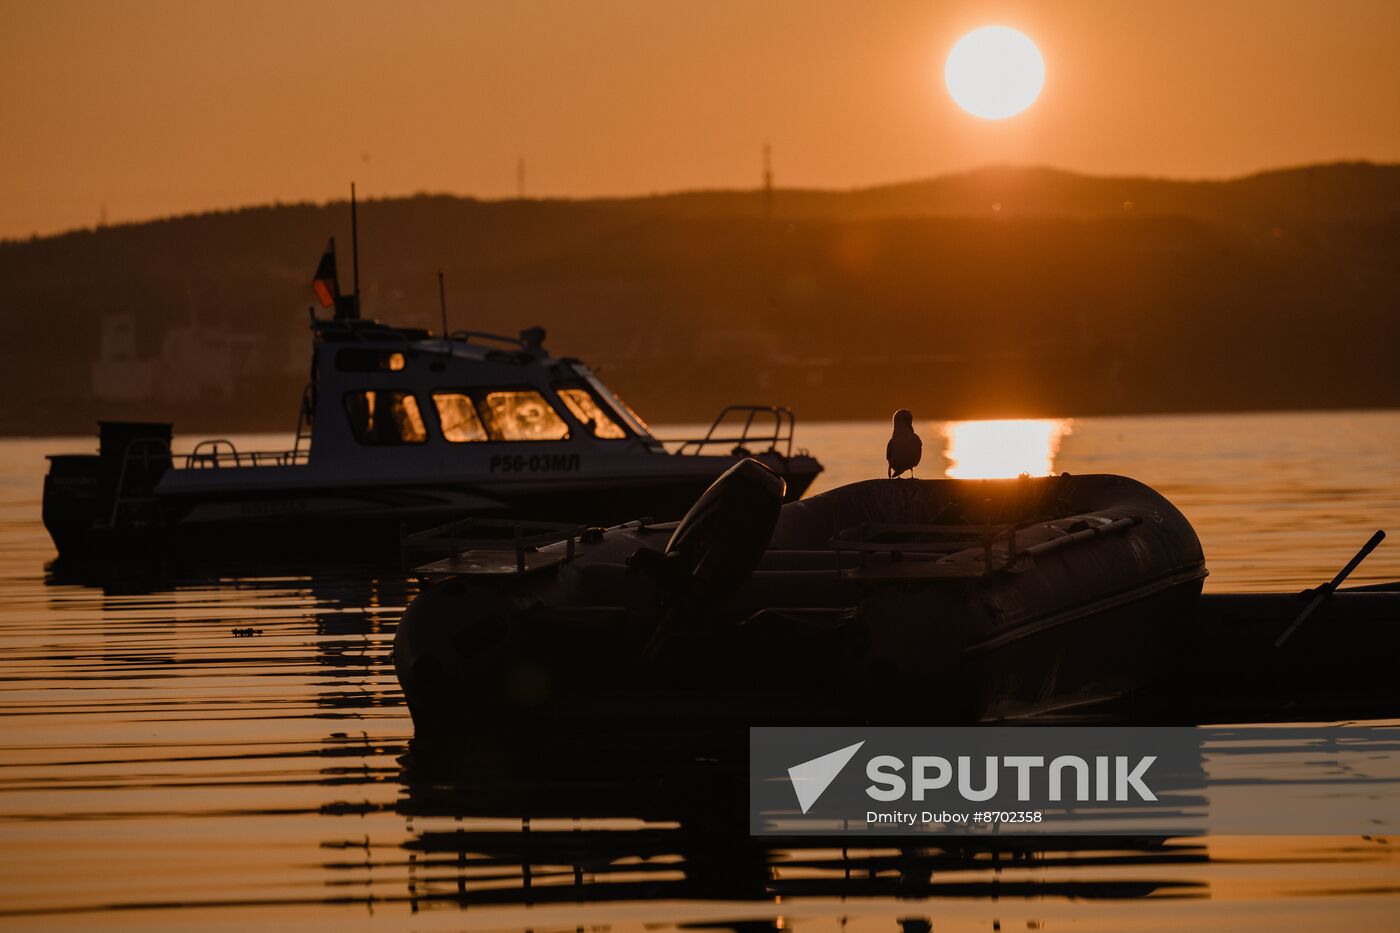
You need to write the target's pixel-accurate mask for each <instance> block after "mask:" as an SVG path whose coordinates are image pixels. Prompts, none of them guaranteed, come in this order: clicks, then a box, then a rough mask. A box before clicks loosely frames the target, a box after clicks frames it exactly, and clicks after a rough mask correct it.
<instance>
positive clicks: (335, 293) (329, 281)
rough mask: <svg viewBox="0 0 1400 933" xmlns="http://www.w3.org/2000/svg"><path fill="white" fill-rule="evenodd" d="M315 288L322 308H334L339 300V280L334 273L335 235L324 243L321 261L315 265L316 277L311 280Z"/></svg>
mask: <svg viewBox="0 0 1400 933" xmlns="http://www.w3.org/2000/svg"><path fill="white" fill-rule="evenodd" d="M311 287H312V288H314V289H316V300H317V301H319V302H321V307H323V308H334V307H335V306H336V305H337V304H339V302H340V281H339V280H338V279H337V278H336V274H335V237H331V239H330V242H329V243H327V244H326V251H325V252H324V253H322V254H321V261H320V262H319V263H317V265H316V277H315V278H314V279H313V280H312V282H311Z"/></svg>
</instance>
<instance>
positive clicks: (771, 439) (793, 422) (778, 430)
mask: <svg viewBox="0 0 1400 933" xmlns="http://www.w3.org/2000/svg"><path fill="white" fill-rule="evenodd" d="M734 414H739V415H743V416H744V425H743V428H742V430H740V431H739V432H738V434H734V435H730V434H722V435H716V433H715V432H716V431H718V430H720V428H721V427H722V426H723V425H724V424H725V422H726V421H727V420H728V419H729V418H730V416H731V415H734ZM762 415H766V416H770V417H771V418H772V430H771V431H770V430H769V429H768V424H769V421H768V418H767V417H763V418H760V416H762ZM756 420H757V422H758V423H757V424H755V421H756ZM796 426H797V416H796V415H794V414H793V413H792V409H791V408H788V407H787V406H785V405H729V406H727V407H725V409H724V410H723V411H721V412H720V413H719V414H718V415H717V416H716V417H715V420H714V421H713V422H711V423H710V429H709V430H708V431H706V432H705V436H704V437H698V438H666V439H663V440H662V441H661V442H662V443H663V444H677V445H679V446H677V448H676V450H675V453H676V454H678V455H682V456H696V455H698V454H701V453H704V451H705V448H707V447H712V446H714V445H717V444H719V445H726V446H728V445H733V446H732V447H731V450H742V451H744V452H747V451H749V449H750V447H751V445H753V446H762V445H765V444H766V445H767V448H766V449H767V450H771V451H772V452H774V453H781V454H782V455H783V456H784V457H791V456H792V435H793V431H794V429H795V428H796ZM779 448H781V450H780V449H779Z"/></svg>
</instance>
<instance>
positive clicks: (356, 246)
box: [350, 181, 360, 319]
mask: <svg viewBox="0 0 1400 933" xmlns="http://www.w3.org/2000/svg"><path fill="white" fill-rule="evenodd" d="M350 263H351V267H352V268H353V270H354V273H355V315H354V316H355V318H356V319H358V318H359V316H360V224H359V218H358V216H357V212H356V210H355V183H354V182H353V181H352V182H350Z"/></svg>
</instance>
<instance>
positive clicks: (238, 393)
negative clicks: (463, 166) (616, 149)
mask: <svg viewBox="0 0 1400 933" xmlns="http://www.w3.org/2000/svg"><path fill="white" fill-rule="evenodd" d="M331 235H335V236H336V238H337V242H338V243H339V244H340V250H341V257H342V263H341V269H342V283H343V285H344V286H345V287H347V288H348V287H349V278H350V276H349V267H350V264H349V243H350V237H349V216H348V210H347V208H346V205H345V204H344V203H337V204H331V205H325V206H317V205H310V204H298V205H279V206H275V207H257V208H247V209H244V210H238V211H228V212H220V213H211V214H203V215H198V216H187V217H177V218H171V219H166V220H159V221H154V222H150V223H142V224H130V225H123V226H116V227H107V228H102V229H97V230H85V231H77V232H72V233H67V234H63V235H60V236H54V237H46V238H41V239H33V240H27V241H11V242H6V243H3V244H0V275H2V276H3V278H2V279H0V282H3V285H0V296H3V300H0V312H3V315H4V320H5V323H6V325H7V328H8V331H9V334H10V350H9V352H7V353H6V364H5V366H4V367H3V370H0V371H2V372H3V376H0V379H3V387H4V390H5V397H6V398H7V399H8V400H9V404H7V405H4V406H0V431H3V432H5V433H11V434H15V433H70V432H76V433H87V432H88V431H90V430H91V427H92V423H93V421H94V420H95V419H97V418H99V417H141V418H153V419H154V418H160V419H164V418H170V419H172V420H175V421H177V427H178V428H179V429H182V430H185V431H191V430H215V429H217V430H224V431H234V430H252V429H288V430H289V429H290V428H291V427H292V426H293V425H294V423H295V415H296V405H297V401H298V399H299V397H300V392H301V388H302V385H303V384H304V383H305V381H306V378H307V371H306V366H307V359H308V357H307V353H306V350H307V340H308V334H307V329H306V324H307V313H306V308H308V307H309V306H310V305H311V304H312V303H313V299H312V295H311V289H310V279H311V275H312V271H313V269H314V266H315V263H316V259H317V257H318V256H319V255H320V252H321V250H322V248H323V247H324V245H325V241H326V238H327V237H328V236H331ZM360 242H361V274H362V275H363V283H362V287H363V292H364V308H365V312H366V314H367V315H369V316H373V317H378V318H380V319H383V320H388V321H391V322H393V323H400V324H406V325H417V326H422V327H427V328H430V329H436V328H437V327H438V302H437V282H436V272H437V270H438V269H439V268H441V269H443V270H445V272H446V280H447V292H448V302H449V313H450V326H451V327H452V328H454V329H467V328H470V329H473V330H486V331H495V332H503V333H515V332H517V331H519V330H520V329H522V328H524V327H527V326H530V325H533V324H541V325H544V326H545V327H546V328H548V330H549V339H548V341H547V346H548V347H549V348H550V349H552V350H553V351H554V352H556V353H567V354H570V355H576V356H580V357H582V358H583V359H585V360H587V361H588V362H589V363H591V364H593V365H594V366H595V367H597V368H599V369H601V370H602V371H603V372H604V374H605V376H606V377H607V379H608V381H609V382H610V383H611V384H612V385H614V387H615V388H617V389H618V390H619V391H621V392H622V393H623V394H624V395H625V396H626V397H628V399H629V400H630V401H631V402H632V404H633V405H634V407H636V408H637V409H638V410H639V411H641V412H642V414H643V415H644V416H646V417H649V418H651V419H654V420H699V419H703V418H707V417H708V416H709V415H711V414H712V413H713V412H714V411H715V410H716V409H717V408H718V407H719V406H720V405H722V404H725V403H727V402H745V401H773V402H780V403H785V404H789V405H792V406H793V407H794V408H796V409H797V411H798V412H799V414H800V415H801V416H803V417H804V418H861V417H878V418H884V417H886V416H887V415H888V414H889V412H890V411H891V410H892V409H894V408H897V407H901V406H903V407H910V408H912V409H914V410H915V411H916V413H917V414H918V415H919V417H921V418H922V417H940V416H946V417H979V416H982V417H985V416H999V415H1034V414H1090V413H1110V412H1117V413H1130V412H1148V411H1191V410H1230V409H1245V408H1292V407H1308V408H1315V407H1350V406H1363V407H1364V406H1393V405H1397V404H1400V376H1397V367H1396V364H1395V361H1394V352H1395V351H1394V347H1395V346H1397V345H1400V317H1398V316H1397V299H1398V298H1400V262H1397V257H1400V166H1377V165H1369V164H1339V165H1329V166H1317V167H1311V168H1301V169H1293V170H1288V171H1280V172H1270V173H1265V174H1261V175H1255V176H1251V177H1248V178H1243V179H1238V180H1233V181H1223V182H1177V181H1164V180H1154V179H1133V178H1126V179H1117V178H1094V177H1086V176H1078V175H1071V174H1068V173H1063V172H1055V171H1050V170H1046V169H1005V168H996V169H986V170H982V171H978V172H972V173H968V174H965V175H957V176H948V177H944V178H938V179H934V180H931V181H926V182H917V183H909V184H902V185H892V186H884V187H879V188H870V189H862V190H855V191H847V192H831V191H802V190H780V191H777V192H775V193H774V197H773V201H772V212H771V216H770V215H768V214H767V213H766V211H765V201H764V198H763V194H762V193H761V192H757V191H715V192H693V193H682V194H674V195H666V196H658V197H647V198H627V199H605V200H588V201H564V200H523V201H489V202H488V201H477V200H472V199H469V198H457V197H447V196H428V195H421V196H417V197H411V198H400V199H386V200H378V201H370V202H367V203H364V204H362V205H361V209H360ZM190 358H194V360H195V362H194V363H190V362H189V360H190ZM181 360H184V361H185V366H184V368H183V369H180V368H179V366H178V364H179V362H180V361H181ZM153 373H154V375H153ZM172 374H173V375H172ZM141 380H148V381H149V382H150V385H149V386H148V385H146V384H145V383H144V382H141ZM138 383H140V384H139V385H138Z"/></svg>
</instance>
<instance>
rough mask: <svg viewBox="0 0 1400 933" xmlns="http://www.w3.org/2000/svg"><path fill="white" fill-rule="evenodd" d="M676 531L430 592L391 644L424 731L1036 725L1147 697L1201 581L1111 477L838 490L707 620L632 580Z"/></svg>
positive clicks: (790, 522)
mask: <svg viewBox="0 0 1400 933" xmlns="http://www.w3.org/2000/svg"><path fill="white" fill-rule="evenodd" d="M707 495H708V494H707ZM687 520H689V519H687ZM670 534H671V530H670V529H669V528H654V527H652V528H636V527H630V526H629V527H623V528H616V529H610V530H609V531H608V532H607V533H606V534H605V535H602V536H600V537H599V538H598V540H596V541H594V542H589V543H579V544H578V551H577V553H576V555H575V556H574V557H573V558H571V559H563V557H562V552H561V558H560V559H559V560H558V561H557V562H555V563H553V564H549V565H546V566H542V567H539V568H537V569H531V570H530V571H528V572H526V573H519V574H516V573H505V574H476V575H465V576H455V577H449V578H448V579H446V580H444V581H442V582H439V583H437V584H436V585H433V586H430V587H429V588H428V589H426V590H425V591H424V592H423V593H422V594H420V596H419V597H418V598H417V599H416V600H415V601H414V603H413V604H412V605H410V606H409V608H408V610H407V611H406V613H405V615H404V617H403V619H402V621H401V623H400V629H399V633H398V637H397V640H396V644H395V663H396V668H397V670H398V674H399V678H400V681H401V682H402V684H403V686H404V691H405V694H406V696H407V698H408V701H409V705H410V708H411V709H412V711H413V715H414V720H415V723H416V725H417V727H418V729H419V731H420V734H422V733H425V732H434V731H437V732H442V731H449V732H450V731H452V730H453V729H455V728H459V727H460V725H461V723H462V722H463V718H464V717H465V718H466V719H469V720H470V721H471V722H473V723H476V724H480V723H482V722H494V723H497V724H500V725H507V724H509V725H508V726H507V727H508V728H512V727H514V726H515V725H518V724H529V725H532V726H536V727H542V726H550V727H563V728H568V727H569V724H571V723H577V724H587V725H588V726H589V728H590V729H594V730H597V729H600V728H601V729H607V728H608V727H609V725H610V724H611V725H613V726H615V727H616V728H618V729H621V730H635V729H641V730H642V731H643V732H644V733H646V734H648V735H655V736H657V737H658V741H662V740H673V741H675V743H676V745H677V747H679V748H694V747H695V745H694V741H695V740H694V738H693V735H694V734H696V733H702V732H705V731H706V730H708V729H711V728H712V727H715V726H721V727H730V728H732V727H744V726H749V725H760V724H766V723H773V724H778V723H782V724H796V723H834V722H853V721H879V722H882V723H898V722H918V723H923V724H927V723H930V722H973V721H979V720H987V719H1002V718H1009V717H1018V716H1031V715H1038V714H1046V713H1050V712H1054V711H1056V710H1062V709H1066V708H1072V707H1075V706H1078V705H1081V704H1090V703H1096V702H1103V701H1107V700H1109V699H1111V698H1116V697H1121V696H1123V695H1125V694H1127V693H1129V692H1131V691H1132V690H1134V689H1136V688H1138V687H1141V686H1142V685H1143V684H1145V683H1148V682H1150V681H1151V680H1152V679H1153V678H1154V677H1155V676H1156V675H1157V673H1158V671H1159V668H1160V666H1161V664H1162V663H1164V661H1165V660H1166V659H1167V658H1168V657H1169V656H1170V652H1169V650H1168V649H1169V648H1170V646H1171V644H1172V643H1173V641H1174V639H1176V638H1177V637H1178V636H1179V625H1180V620H1181V618H1182V617H1183V615H1184V614H1185V613H1188V612H1189V611H1190V609H1191V607H1192V606H1193V605H1194V601H1195V600H1196V599H1197V597H1198V596H1199V594H1200V589H1201V582H1202V580H1203V578H1204V577H1205V573H1206V571H1205V567H1204V562H1203V557H1202V554H1201V549H1200V544H1199V542H1198V540H1197V539H1196V536H1195V533H1194V531H1193V530H1192V529H1191V526H1190V524H1189V523H1188V522H1187V521H1186V519H1185V518H1184V517H1182V516H1181V514H1180V513H1179V512H1178V511H1177V510H1176V509H1175V508H1174V507H1172V506H1171V504H1170V503H1169V502H1167V501H1166V500H1165V499H1164V498H1163V497H1161V496H1160V495H1158V494H1157V493H1156V492H1154V491H1153V490H1151V489H1149V488H1148V487H1146V486H1144V485H1142V484H1141V483H1137V482H1135V481H1133V480H1129V479H1126V478H1123V477H1116V476H1078V477H1070V476H1061V477H1047V478H1037V479H1031V478H1022V479H1020V480H986V481H979V480H927V481H909V480H879V481H872V482H867V483H857V484H853V485H851V486H846V487H842V488H840V489H837V490H833V491H832V492H829V493H825V494H822V495H818V496H816V497H814V498H812V499H809V500H805V501H803V502H798V503H792V504H789V505H786V506H784V507H783V509H782V513H781V516H780V518H779V519H778V521H777V526H776V528H775V529H774V531H773V532H772V536H771V539H770V540H769V541H768V549H767V551H766V552H764V554H763V557H762V560H761V561H760V562H759V565H758V569H757V571H756V572H754V573H753V574H752V576H751V577H750V578H749V579H747V580H746V581H745V582H744V583H743V585H742V586H741V587H739V589H738V590H737V592H735V593H734V594H733V595H732V596H729V597H727V598H725V599H723V600H721V601H719V602H717V603H716V602H713V601H712V600H708V599H707V598H706V596H705V594H697V593H693V592H691V593H688V594H687V595H685V596H681V597H678V596H677V595H676V592H675V591H674V590H668V588H667V583H666V581H665V579H664V577H657V576H656V575H654V574H652V575H649V574H648V573H646V572H643V571H642V570H640V569H639V568H638V566H637V564H638V562H637V561H636V560H634V559H633V556H634V554H636V553H637V552H638V551H655V550H657V549H658V548H660V547H661V546H663V545H664V544H665V541H666V538H667V537H668V536H669V535H670ZM629 561H631V563H632V564H633V566H632V567H630V568H629V566H628V562H629ZM650 563H655V562H650ZM661 566H662V567H663V568H664V567H665V566H666V564H665V562H664V561H663V562H662V564H661ZM732 735H733V733H732V732H731V738H732ZM663 737H664V739H663Z"/></svg>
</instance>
